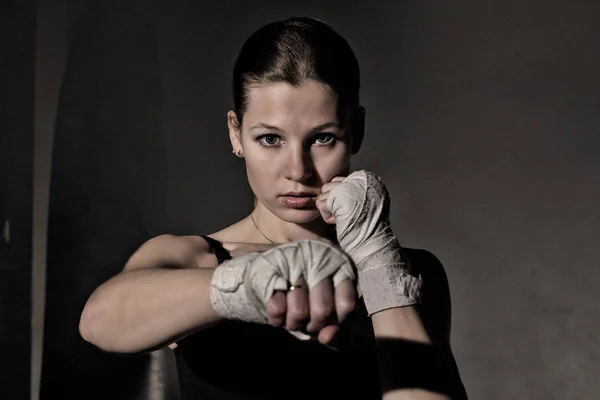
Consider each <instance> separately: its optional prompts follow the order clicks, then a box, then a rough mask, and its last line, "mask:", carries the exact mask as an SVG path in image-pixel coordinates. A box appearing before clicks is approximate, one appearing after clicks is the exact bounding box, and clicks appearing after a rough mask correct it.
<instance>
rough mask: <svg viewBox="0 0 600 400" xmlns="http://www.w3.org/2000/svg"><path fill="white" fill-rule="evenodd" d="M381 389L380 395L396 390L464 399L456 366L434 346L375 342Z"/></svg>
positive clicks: (384, 340) (400, 342) (385, 340)
mask: <svg viewBox="0 0 600 400" xmlns="http://www.w3.org/2000/svg"><path fill="white" fill-rule="evenodd" d="M376 348H377V351H378V352H381V353H382V354H385V360H386V361H382V362H380V365H379V370H380V379H381V383H382V385H381V387H382V390H383V392H384V393H387V392H389V391H393V390H396V389H425V390H429V391H432V392H436V393H441V394H444V395H446V396H448V397H450V398H451V399H459V400H463V399H467V392H466V391H465V388H464V386H463V384H462V382H461V381H460V377H459V373H458V370H457V369H456V365H454V363H453V362H452V363H451V362H448V360H447V358H446V357H445V355H447V351H444V349H442V348H440V346H437V345H431V344H424V343H418V342H412V341H407V340H397V339H377V341H376Z"/></svg>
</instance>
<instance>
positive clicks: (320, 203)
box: [315, 193, 335, 224]
mask: <svg viewBox="0 0 600 400" xmlns="http://www.w3.org/2000/svg"><path fill="white" fill-rule="evenodd" d="M328 196H329V193H323V194H321V195H319V197H318V198H317V202H316V203H315V204H316V206H317V209H318V210H319V213H320V214H321V218H323V221H325V222H327V223H328V224H335V217H334V216H333V214H331V213H330V212H329V210H328V209H327V198H328Z"/></svg>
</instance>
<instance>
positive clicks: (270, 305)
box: [267, 291, 287, 326]
mask: <svg viewBox="0 0 600 400" xmlns="http://www.w3.org/2000/svg"><path fill="white" fill-rule="evenodd" d="M286 303H287V301H286V298H285V292H282V291H276V292H275V293H274V294H273V296H271V298H270V299H269V300H268V301H267V322H268V323H269V325H273V326H282V325H283V324H284V323H285V314H286V308H287V304H286Z"/></svg>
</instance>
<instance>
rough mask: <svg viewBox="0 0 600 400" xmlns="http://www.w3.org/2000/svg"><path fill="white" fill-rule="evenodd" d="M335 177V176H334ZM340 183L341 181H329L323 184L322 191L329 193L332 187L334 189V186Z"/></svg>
mask: <svg viewBox="0 0 600 400" xmlns="http://www.w3.org/2000/svg"><path fill="white" fill-rule="evenodd" d="M333 179H335V178H333ZM339 184H340V181H333V180H332V181H331V182H327V183H326V184H324V185H323V186H321V193H327V192H329V191H331V189H333V188H334V187H336V186H337V185H339Z"/></svg>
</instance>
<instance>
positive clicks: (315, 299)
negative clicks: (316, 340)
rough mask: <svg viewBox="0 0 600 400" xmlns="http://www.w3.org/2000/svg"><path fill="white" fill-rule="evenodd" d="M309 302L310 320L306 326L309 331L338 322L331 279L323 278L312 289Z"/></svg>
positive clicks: (315, 330)
mask: <svg viewBox="0 0 600 400" xmlns="http://www.w3.org/2000/svg"><path fill="white" fill-rule="evenodd" d="M308 303H309V306H310V322H309V323H308V325H307V327H306V330H307V331H308V332H314V333H316V332H318V331H319V330H321V329H322V328H323V327H325V325H328V324H330V323H331V322H333V323H334V324H335V323H337V320H336V316H335V299H334V292H333V283H332V282H331V279H329V278H327V279H323V280H322V281H321V282H319V283H318V284H317V285H315V286H314V287H313V288H312V289H311V290H310V293H309V294H308Z"/></svg>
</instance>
